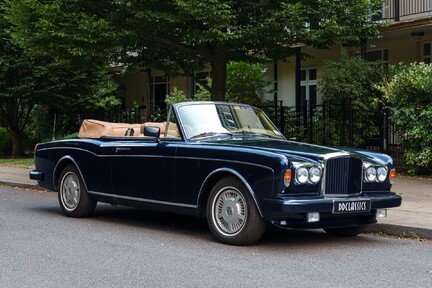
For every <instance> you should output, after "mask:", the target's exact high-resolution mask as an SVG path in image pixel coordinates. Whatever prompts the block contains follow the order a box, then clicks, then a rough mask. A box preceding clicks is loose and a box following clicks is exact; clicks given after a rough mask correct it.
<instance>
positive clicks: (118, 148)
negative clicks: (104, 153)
mask: <svg viewBox="0 0 432 288" xmlns="http://www.w3.org/2000/svg"><path fill="white" fill-rule="evenodd" d="M119 151H131V148H126V147H116V149H115V152H116V153H117V152H119Z"/></svg>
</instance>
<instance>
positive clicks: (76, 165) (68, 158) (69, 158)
mask: <svg viewBox="0 0 432 288" xmlns="http://www.w3.org/2000/svg"><path fill="white" fill-rule="evenodd" d="M65 160H69V161H72V163H73V164H74V165H75V167H76V168H77V170H78V172H79V173H80V176H81V179H82V181H83V183H84V186H85V188H86V190H87V191H89V190H88V188H87V183H86V181H85V179H84V177H83V173H82V172H81V169H80V168H79V166H78V164H77V163H76V161H75V159H73V158H72V157H71V156H69V155H66V156H63V157H62V158H60V160H59V161H58V162H57V164H56V165H55V167H54V169H53V175H52V177H53V178H52V179H53V184H54V188H55V190H56V191H57V189H58V188H59V187H57V183H55V174H56V173H57V169H58V165H59V164H60V163H61V162H63V161H65ZM59 173H61V171H59Z"/></svg>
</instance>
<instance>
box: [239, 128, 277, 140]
mask: <svg viewBox="0 0 432 288" xmlns="http://www.w3.org/2000/svg"><path fill="white" fill-rule="evenodd" d="M234 135H242V136H248V137H253V136H257V137H265V138H280V137H278V136H277V135H270V134H266V133H258V132H253V131H246V130H241V131H236V133H234Z"/></svg>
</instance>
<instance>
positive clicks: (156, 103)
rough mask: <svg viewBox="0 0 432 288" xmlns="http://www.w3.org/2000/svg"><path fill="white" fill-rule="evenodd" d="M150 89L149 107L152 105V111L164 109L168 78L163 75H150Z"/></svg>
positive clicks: (167, 91)
mask: <svg viewBox="0 0 432 288" xmlns="http://www.w3.org/2000/svg"><path fill="white" fill-rule="evenodd" d="M151 89H152V94H153V97H151V99H150V102H151V103H150V107H153V111H155V110H158V109H161V110H166V103H165V98H166V95H167V94H168V93H169V80H168V79H167V78H166V77H164V76H157V77H152V84H151Z"/></svg>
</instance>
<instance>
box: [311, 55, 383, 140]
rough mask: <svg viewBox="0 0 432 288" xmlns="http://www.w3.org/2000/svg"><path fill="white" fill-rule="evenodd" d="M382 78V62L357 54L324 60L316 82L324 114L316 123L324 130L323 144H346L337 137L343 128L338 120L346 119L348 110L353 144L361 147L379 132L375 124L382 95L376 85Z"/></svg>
mask: <svg viewBox="0 0 432 288" xmlns="http://www.w3.org/2000/svg"><path fill="white" fill-rule="evenodd" d="M383 80H384V74H383V67H382V65H381V64H380V63H374V62H369V61H366V60H363V59H362V58H361V57H360V56H354V57H349V56H346V55H344V56H343V57H342V58H341V59H340V60H339V61H337V62H336V61H327V62H326V63H325V65H324V66H323V69H322V71H321V76H320V79H319V82H320V87H321V95H322V100H323V104H324V107H325V109H326V112H327V113H326V114H327V117H326V119H324V121H323V122H322V123H320V124H321V125H322V126H323V127H319V128H320V130H325V131H326V132H327V133H328V135H326V136H327V139H326V141H327V144H333V145H340V144H342V145H345V143H347V141H346V139H340V137H341V134H343V133H341V129H344V125H342V126H341V123H342V122H343V121H344V119H345V120H347V119H348V118H349V116H348V115H347V112H348V111H350V110H349V109H352V110H351V113H352V115H353V117H352V120H353V123H352V125H353V127H352V133H354V134H353V143H352V144H353V146H356V147H359V146H362V145H363V144H364V141H365V140H367V139H368V138H373V137H377V135H379V130H378V129H379V126H378V125H376V123H377V121H378V113H379V111H380V110H379V105H380V103H382V100H383V95H382V92H381V91H380V90H379V89H378V87H377V85H378V84H381V82H382V81H383ZM318 116H322V115H321V114H319V115H318ZM319 137H321V136H319Z"/></svg>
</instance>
